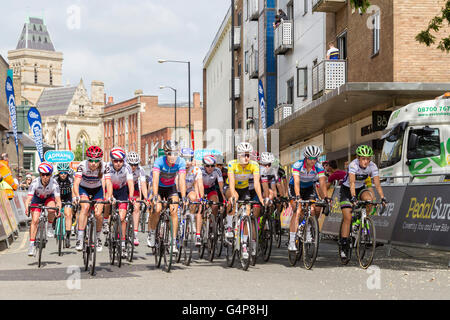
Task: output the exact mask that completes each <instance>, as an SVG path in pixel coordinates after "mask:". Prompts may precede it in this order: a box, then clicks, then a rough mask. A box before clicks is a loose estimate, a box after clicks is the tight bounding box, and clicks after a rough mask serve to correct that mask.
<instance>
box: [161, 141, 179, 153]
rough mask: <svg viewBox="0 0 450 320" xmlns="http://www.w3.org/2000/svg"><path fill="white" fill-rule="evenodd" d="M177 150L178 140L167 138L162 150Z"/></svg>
mask: <svg viewBox="0 0 450 320" xmlns="http://www.w3.org/2000/svg"><path fill="white" fill-rule="evenodd" d="M171 151H178V142H176V141H173V140H167V141H166V143H165V144H164V152H166V153H167V152H171Z"/></svg>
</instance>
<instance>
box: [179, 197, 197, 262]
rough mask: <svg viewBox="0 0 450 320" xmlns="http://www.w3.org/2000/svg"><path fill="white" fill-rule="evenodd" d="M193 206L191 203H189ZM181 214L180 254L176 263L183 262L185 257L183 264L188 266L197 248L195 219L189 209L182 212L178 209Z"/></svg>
mask: <svg viewBox="0 0 450 320" xmlns="http://www.w3.org/2000/svg"><path fill="white" fill-rule="evenodd" d="M189 202H190V204H192V202H191V201H189ZM178 213H179V227H178V234H177V244H178V254H177V257H176V262H180V261H181V257H183V264H184V265H185V266H188V265H189V264H190V263H191V260H192V253H193V251H194V246H195V239H194V238H195V218H194V215H193V214H192V213H191V211H190V209H189V207H188V208H186V210H181V208H180V207H178Z"/></svg>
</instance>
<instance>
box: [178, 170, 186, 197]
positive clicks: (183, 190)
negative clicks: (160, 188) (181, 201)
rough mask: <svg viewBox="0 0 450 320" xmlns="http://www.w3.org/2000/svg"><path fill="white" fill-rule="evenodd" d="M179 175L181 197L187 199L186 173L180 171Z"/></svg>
mask: <svg viewBox="0 0 450 320" xmlns="http://www.w3.org/2000/svg"><path fill="white" fill-rule="evenodd" d="M179 175H180V180H179V183H180V185H179V188H180V192H181V196H182V197H183V198H185V197H186V171H180V172H179Z"/></svg>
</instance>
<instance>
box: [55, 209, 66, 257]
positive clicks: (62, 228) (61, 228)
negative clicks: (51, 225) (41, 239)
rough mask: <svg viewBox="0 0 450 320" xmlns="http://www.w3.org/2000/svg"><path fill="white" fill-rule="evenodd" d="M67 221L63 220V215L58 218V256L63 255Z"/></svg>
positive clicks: (56, 233) (56, 234)
mask: <svg viewBox="0 0 450 320" xmlns="http://www.w3.org/2000/svg"><path fill="white" fill-rule="evenodd" d="M65 230H66V229H65V223H64V221H63V218H62V216H61V217H59V218H58V219H57V220H56V232H55V238H56V242H57V244H58V256H61V255H62V245H63V242H64V231H65Z"/></svg>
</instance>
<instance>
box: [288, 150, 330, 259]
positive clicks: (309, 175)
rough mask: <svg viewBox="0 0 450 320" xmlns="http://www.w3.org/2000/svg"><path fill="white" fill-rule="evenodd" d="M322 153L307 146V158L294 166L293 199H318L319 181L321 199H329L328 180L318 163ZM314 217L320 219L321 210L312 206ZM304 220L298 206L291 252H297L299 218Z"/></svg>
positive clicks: (292, 180) (294, 217) (291, 190)
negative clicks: (296, 239)
mask: <svg viewBox="0 0 450 320" xmlns="http://www.w3.org/2000/svg"><path fill="white" fill-rule="evenodd" d="M321 153H322V151H321V150H320V148H319V147H317V146H307V147H306V148H305V151H304V152H303V155H304V156H305V158H304V159H303V160H299V161H297V162H296V163H294V164H293V165H292V177H291V180H290V181H289V191H290V195H291V197H297V198H298V199H300V200H310V199H318V196H317V193H316V189H315V182H316V181H317V180H319V183H320V188H319V193H320V198H321V199H326V200H327V201H330V199H329V198H327V183H326V182H327V179H326V176H325V170H324V168H323V167H322V165H321V164H320V163H318V160H319V156H320V154H321ZM312 209H313V213H312V214H313V215H316V216H317V217H319V215H320V208H315V206H314V205H313V206H312ZM300 217H301V218H303V212H302V208H301V206H300V205H298V206H297V211H296V213H295V216H293V217H292V219H291V224H290V228H289V230H290V233H289V248H288V250H289V251H296V250H297V248H296V246H295V234H296V233H297V228H298V223H299V218H300ZM307 232H308V233H307V235H306V236H307V238H309V237H310V236H311V235H310V233H309V232H310V230H307Z"/></svg>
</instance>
